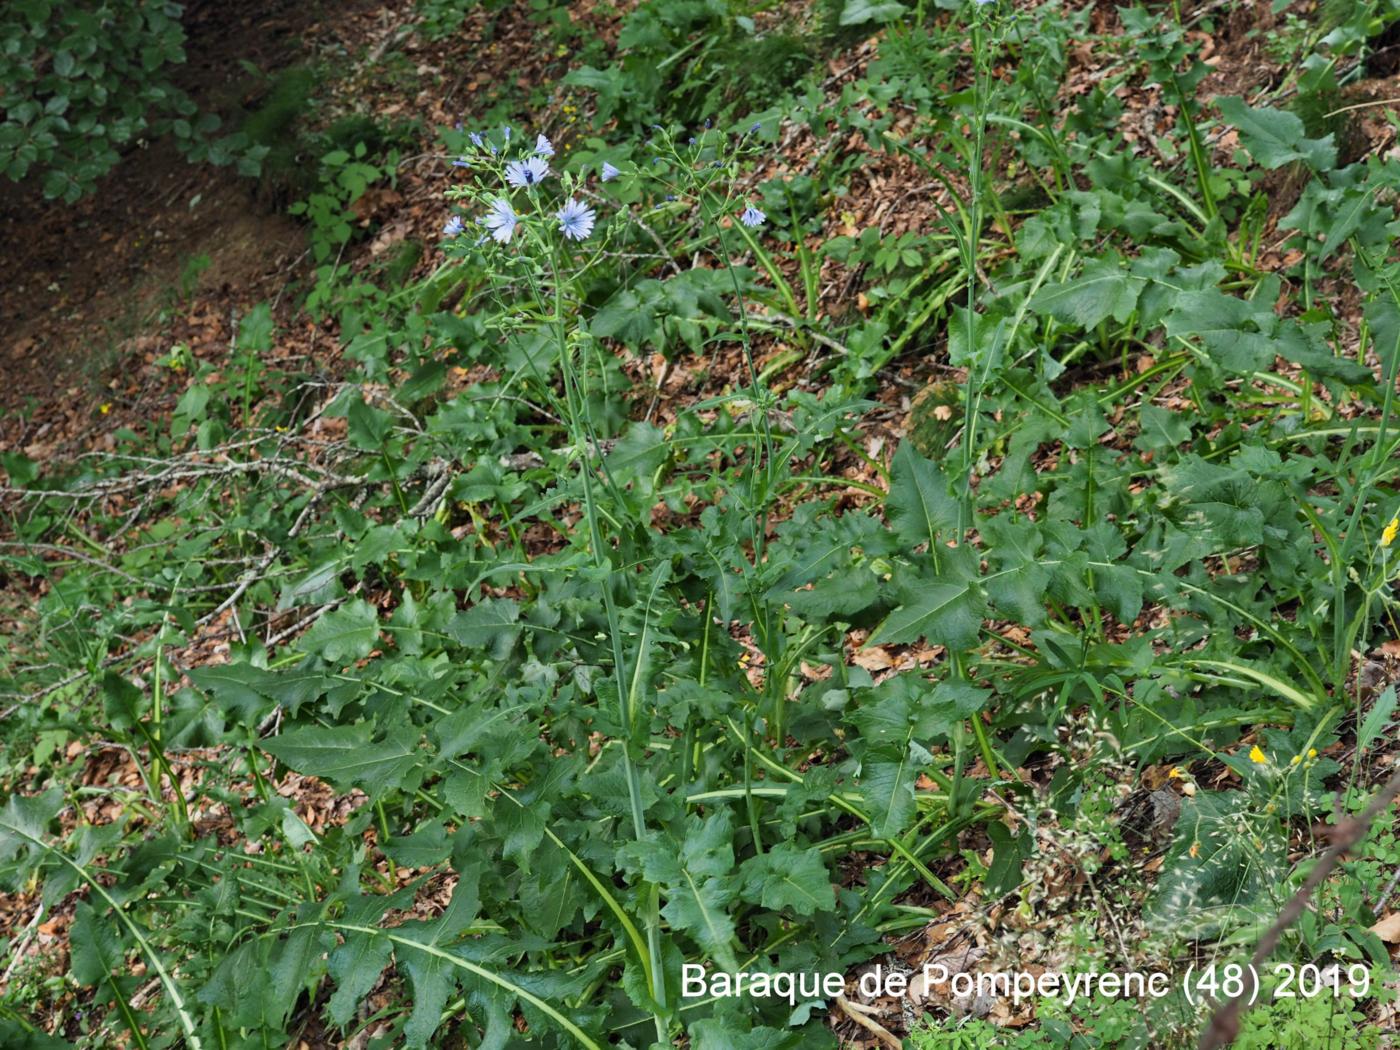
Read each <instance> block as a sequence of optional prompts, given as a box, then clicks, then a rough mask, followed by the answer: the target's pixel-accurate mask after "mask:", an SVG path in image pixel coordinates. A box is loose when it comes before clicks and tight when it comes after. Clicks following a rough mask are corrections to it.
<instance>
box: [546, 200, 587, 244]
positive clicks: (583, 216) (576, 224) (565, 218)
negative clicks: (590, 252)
mask: <svg viewBox="0 0 1400 1050" xmlns="http://www.w3.org/2000/svg"><path fill="white" fill-rule="evenodd" d="M554 214H555V217H556V218H558V220H559V229H560V230H561V231H562V232H563V234H564V236H565V237H568V238H569V239H570V240H574V241H581V240H583V239H584V238H585V237H587V236H588V235H589V234H590V233H592V232H593V223H594V218H595V217H594V214H593V209H592V208H590V207H589V206H588V205H586V204H584V203H582V202H581V201H577V200H573V199H570V200H569V201H568V202H567V203H566V204H565V205H564V206H563V207H562V208H560V209H559V210H558V211H557V212H555V213H554Z"/></svg>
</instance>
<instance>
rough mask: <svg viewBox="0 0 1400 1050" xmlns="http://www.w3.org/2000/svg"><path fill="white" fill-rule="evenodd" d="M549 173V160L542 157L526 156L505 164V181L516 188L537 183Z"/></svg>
mask: <svg viewBox="0 0 1400 1050" xmlns="http://www.w3.org/2000/svg"><path fill="white" fill-rule="evenodd" d="M548 174H549V162H548V161H546V160H545V159H544V158H543V157H526V158H525V159H524V160H513V161H511V162H510V163H509V164H507V165H506V182H508V183H510V185H512V186H514V187H515V188H516V189H528V188H530V187H532V186H536V185H538V184H539V183H540V182H541V181H542V180H543V179H544V177H545V176H546V175H548Z"/></svg>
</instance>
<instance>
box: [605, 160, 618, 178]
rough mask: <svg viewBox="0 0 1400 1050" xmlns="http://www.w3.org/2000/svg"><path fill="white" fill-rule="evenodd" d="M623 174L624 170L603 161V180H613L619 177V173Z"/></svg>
mask: <svg viewBox="0 0 1400 1050" xmlns="http://www.w3.org/2000/svg"><path fill="white" fill-rule="evenodd" d="M621 174H622V172H621V171H619V170H618V169H617V168H614V167H613V166H612V165H611V164H609V163H608V162H607V161H603V181H604V182H612V180H613V179H615V178H617V177H618V176H619V175H621Z"/></svg>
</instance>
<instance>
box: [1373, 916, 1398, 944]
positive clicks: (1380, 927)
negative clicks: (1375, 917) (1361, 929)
mask: <svg viewBox="0 0 1400 1050" xmlns="http://www.w3.org/2000/svg"><path fill="white" fill-rule="evenodd" d="M1371 932H1372V933H1374V934H1375V935H1376V936H1377V937H1379V938H1380V939H1381V940H1383V941H1385V942H1386V943H1387V944H1400V911H1393V912H1391V913H1390V914H1389V915H1387V916H1386V917H1385V918H1384V919H1382V920H1381V921H1380V922H1378V923H1376V924H1375V925H1374V926H1372V927H1371Z"/></svg>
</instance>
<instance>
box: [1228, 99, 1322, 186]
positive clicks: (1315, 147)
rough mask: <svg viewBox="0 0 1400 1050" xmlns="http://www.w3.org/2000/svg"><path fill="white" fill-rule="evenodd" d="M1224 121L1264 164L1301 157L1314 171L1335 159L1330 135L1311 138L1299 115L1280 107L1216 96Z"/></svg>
mask: <svg viewBox="0 0 1400 1050" xmlns="http://www.w3.org/2000/svg"><path fill="white" fill-rule="evenodd" d="M1215 105H1216V107H1217V108H1218V109H1219V110H1220V115H1221V116H1222V117H1224V118H1225V121H1226V123H1228V124H1230V125H1232V126H1233V127H1235V128H1236V129H1237V130H1238V131H1239V133H1240V142H1241V143H1243V145H1244V148H1245V149H1247V150H1249V155H1250V156H1251V157H1253V158H1254V159H1255V160H1256V161H1258V162H1259V163H1260V164H1261V165H1263V166H1264V167H1266V168H1278V167H1282V166H1283V165H1284V164H1291V163H1292V162H1293V161H1302V162H1303V163H1305V164H1307V165H1308V166H1309V167H1310V168H1313V169H1314V170H1316V171H1326V170H1328V169H1329V168H1332V167H1334V166H1335V165H1336V163H1337V150H1336V147H1335V146H1333V144H1332V136H1331V135H1328V136H1327V137H1326V138H1321V139H1310V138H1308V137H1307V129H1306V128H1305V127H1304V126H1303V121H1302V118H1301V117H1299V116H1297V115H1296V114H1293V113H1289V112H1287V111H1285V110H1281V109H1253V108H1251V107H1250V106H1247V105H1245V103H1244V102H1243V101H1242V100H1240V99H1238V98H1230V97H1228V96H1227V97H1223V98H1218V99H1216V100H1215Z"/></svg>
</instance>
